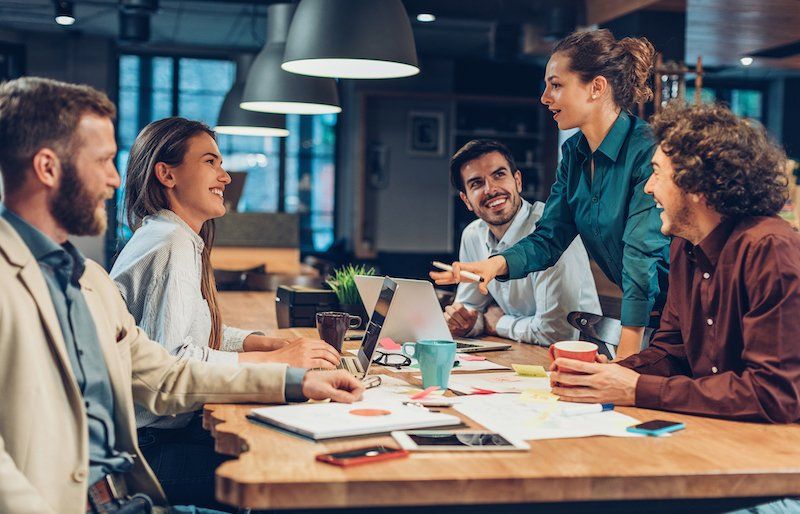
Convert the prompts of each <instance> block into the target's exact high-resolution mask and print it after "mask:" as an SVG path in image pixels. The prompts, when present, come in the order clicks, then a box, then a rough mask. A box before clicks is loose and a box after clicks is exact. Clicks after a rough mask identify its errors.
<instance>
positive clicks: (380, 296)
mask: <svg viewBox="0 0 800 514" xmlns="http://www.w3.org/2000/svg"><path fill="white" fill-rule="evenodd" d="M370 278H374V279H376V280H377V283H376V284H377V286H378V289H377V290H376V293H377V294H376V296H375V298H374V299H373V301H372V309H370V311H369V316H370V318H369V323H367V328H366V330H365V331H364V337H362V338H361V346H360V347H359V348H358V354H357V355H355V356H352V355H345V356H343V357H342V358H341V360H340V362H339V368H341V369H344V370H347V371H349V372H350V373H352V374H353V375H355V376H356V378H360V379H362V380H363V379H364V378H365V377H366V376H367V374H368V373H369V367H370V364H372V357H373V356H374V355H375V350H376V349H377V347H378V340H379V339H380V337H381V334H382V333H383V327H384V325H385V322H386V319H387V318H388V317H389V311H390V309H392V306H393V305H394V299H395V297H396V295H395V291H396V290H397V284H396V283H395V282H394V281H393V280H392V279H390V278H389V277H385V278H383V277H370ZM392 312H394V310H392Z"/></svg>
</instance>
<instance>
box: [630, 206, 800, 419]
mask: <svg viewBox="0 0 800 514" xmlns="http://www.w3.org/2000/svg"><path fill="white" fill-rule="evenodd" d="M620 365H621V366H625V367H627V368H630V369H632V370H634V371H637V372H639V373H641V374H642V376H641V377H639V382H638V384H637V385H636V406H637V407H645V408H651V409H661V410H670V411H678V412H685V413H689V414H704V415H710V416H719V417H723V418H730V419H739V420H766V421H771V422H774V423H786V422H794V421H797V420H798V419H800V234H798V233H797V232H795V231H794V230H792V228H791V227H790V226H789V224H788V223H787V222H785V221H784V220H782V219H780V218H777V217H752V218H745V219H743V220H740V221H738V222H737V221H724V222H723V223H722V224H720V225H719V226H717V227H716V228H715V229H714V230H713V231H712V232H711V233H710V234H709V235H708V236H707V237H706V238H705V239H704V240H703V241H701V242H700V244H698V245H697V246H695V245H692V244H691V243H690V242H688V241H686V240H685V239H681V238H677V237H676V238H674V240H673V242H672V246H671V248H670V269H669V290H668V295H667V303H666V305H665V307H664V311H663V313H662V318H661V326H660V327H659V330H658V332H657V333H656V335H655V336H654V338H653V341H652V342H651V343H650V346H649V347H648V348H647V349H645V350H643V351H642V352H641V353H639V354H637V355H633V356H631V357H628V358H627V359H625V360H623V361H622V362H620Z"/></svg>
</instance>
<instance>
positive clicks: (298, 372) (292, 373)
mask: <svg viewBox="0 0 800 514" xmlns="http://www.w3.org/2000/svg"><path fill="white" fill-rule="evenodd" d="M306 371H308V370H307V369H304V368H291V367H289V368H286V386H285V389H284V396H285V397H286V401H287V402H305V401H307V400H308V398H306V396H305V395H304V394H303V378H305V376H306Z"/></svg>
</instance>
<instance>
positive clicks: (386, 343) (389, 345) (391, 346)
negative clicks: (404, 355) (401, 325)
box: [378, 337, 400, 350]
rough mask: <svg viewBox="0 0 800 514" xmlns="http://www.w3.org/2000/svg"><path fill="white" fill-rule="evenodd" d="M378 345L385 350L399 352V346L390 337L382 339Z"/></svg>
mask: <svg viewBox="0 0 800 514" xmlns="http://www.w3.org/2000/svg"><path fill="white" fill-rule="evenodd" d="M378 344H379V345H381V346H383V347H384V348H386V349H387V350H399V349H400V345H399V344H397V343H395V342H394V341H392V338H391V337H382V338H381V339H380V340H379V341H378Z"/></svg>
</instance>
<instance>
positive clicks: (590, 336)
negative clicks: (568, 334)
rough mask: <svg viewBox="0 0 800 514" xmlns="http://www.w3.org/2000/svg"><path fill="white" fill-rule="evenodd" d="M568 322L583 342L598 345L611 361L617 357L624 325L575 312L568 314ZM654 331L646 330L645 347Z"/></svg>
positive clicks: (597, 316) (604, 318) (648, 328)
mask: <svg viewBox="0 0 800 514" xmlns="http://www.w3.org/2000/svg"><path fill="white" fill-rule="evenodd" d="M567 322H568V323H569V324H570V325H572V326H573V327H575V328H577V329H578V331H579V332H580V340H581V341H589V342H592V343H594V344H596V345H597V347H598V352H599V353H601V354H602V355H605V356H606V357H608V359H609V360H611V359H613V358H614V357H615V356H616V354H617V344H619V335H620V332H622V324H621V323H620V321H619V320H618V319H616V318H610V317H608V316H600V315H599V314H591V313H589V312H581V311H574V312H570V313H569V314H567ZM653 330H654V329H652V328H650V327H646V328H645V329H644V338H643V347H647V345H648V343H649V341H650V337H651V336H652V335H653Z"/></svg>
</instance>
